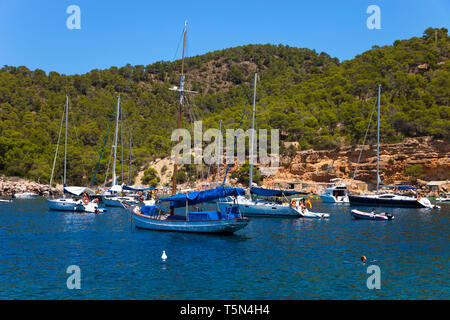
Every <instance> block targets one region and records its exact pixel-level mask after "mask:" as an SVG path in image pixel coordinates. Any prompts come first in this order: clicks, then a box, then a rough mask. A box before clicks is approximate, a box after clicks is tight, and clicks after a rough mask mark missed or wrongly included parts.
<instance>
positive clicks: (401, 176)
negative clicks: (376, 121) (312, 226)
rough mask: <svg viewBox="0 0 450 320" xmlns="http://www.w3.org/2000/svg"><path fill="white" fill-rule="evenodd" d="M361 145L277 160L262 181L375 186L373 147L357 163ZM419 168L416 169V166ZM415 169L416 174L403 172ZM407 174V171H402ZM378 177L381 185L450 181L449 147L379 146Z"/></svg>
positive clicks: (423, 142)
mask: <svg viewBox="0 0 450 320" xmlns="http://www.w3.org/2000/svg"><path fill="white" fill-rule="evenodd" d="M360 152H361V146H356V147H344V148H340V149H337V150H323V151H314V150H306V151H298V152H296V154H295V155H294V156H292V157H283V158H282V159H281V167H280V170H279V171H278V172H277V173H276V174H275V175H274V176H271V177H267V178H266V179H265V180H264V183H265V184H271V183H273V182H275V181H279V180H292V181H310V182H329V181H330V179H333V178H342V179H350V178H351V177H352V176H353V173H354V172H355V170H357V174H356V179H357V180H359V181H364V182H366V183H367V184H368V188H369V189H372V188H373V186H374V185H376V165H377V157H376V145H372V146H365V147H364V150H363V152H362V154H361V159H360V162H359V164H358V157H359V155H360ZM417 165H419V166H417ZM411 166H416V168H417V170H416V173H417V174H416V175H415V176H414V175H408V174H407V172H405V170H406V169H408V168H410V167H411ZM406 171H407V170H406ZM380 178H381V180H382V183H383V184H398V183H405V182H407V183H411V182H413V183H417V184H418V185H423V184H426V183H427V181H432V180H448V179H450V145H449V144H448V143H447V142H445V141H443V140H432V139H431V138H429V137H423V138H418V139H416V138H411V139H406V140H405V141H403V142H402V143H397V144H381V145H380Z"/></svg>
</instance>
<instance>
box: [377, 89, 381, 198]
mask: <svg viewBox="0 0 450 320" xmlns="http://www.w3.org/2000/svg"><path fill="white" fill-rule="evenodd" d="M380 91H381V84H379V85H378V124H377V194H378V189H379V187H380Z"/></svg>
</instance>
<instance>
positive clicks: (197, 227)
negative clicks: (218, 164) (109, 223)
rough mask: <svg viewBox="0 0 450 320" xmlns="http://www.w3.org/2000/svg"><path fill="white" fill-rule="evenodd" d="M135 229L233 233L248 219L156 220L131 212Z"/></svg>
mask: <svg viewBox="0 0 450 320" xmlns="http://www.w3.org/2000/svg"><path fill="white" fill-rule="evenodd" d="M132 217H133V222H134V224H135V226H136V227H138V228H140V229H147V230H161V231H180V232H198V233H234V232H236V231H238V230H241V229H242V228H244V227H246V226H247V224H248V222H249V219H247V218H236V219H226V220H216V221H186V217H184V216H177V215H173V216H170V215H169V216H168V217H165V218H162V219H161V218H156V217H151V216H146V215H143V214H140V213H135V212H133V215H132Z"/></svg>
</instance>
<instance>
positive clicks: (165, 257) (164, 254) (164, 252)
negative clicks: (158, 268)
mask: <svg viewBox="0 0 450 320" xmlns="http://www.w3.org/2000/svg"><path fill="white" fill-rule="evenodd" d="M161 259H162V260H163V261H165V260H166V259H167V255H166V251H165V250H163V253H162V256H161Z"/></svg>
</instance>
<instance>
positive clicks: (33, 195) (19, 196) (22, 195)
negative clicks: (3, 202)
mask: <svg viewBox="0 0 450 320" xmlns="http://www.w3.org/2000/svg"><path fill="white" fill-rule="evenodd" d="M38 196H39V195H38V194H37V193H32V192H23V193H16V194H14V195H13V196H12V197H13V198H14V199H35V198H37V197H38Z"/></svg>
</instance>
